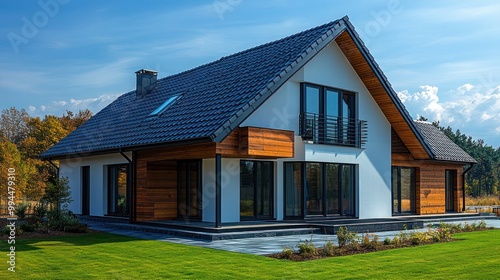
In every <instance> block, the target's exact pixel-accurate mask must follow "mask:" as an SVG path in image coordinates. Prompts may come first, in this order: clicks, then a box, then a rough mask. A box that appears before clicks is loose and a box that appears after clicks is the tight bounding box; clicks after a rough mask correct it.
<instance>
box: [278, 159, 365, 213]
mask: <svg viewBox="0 0 500 280" xmlns="http://www.w3.org/2000/svg"><path fill="white" fill-rule="evenodd" d="M284 168H285V198H286V199H285V217H298V216H300V217H304V216H318V215H320V216H328V215H342V216H355V215H356V214H355V204H354V201H355V197H354V196H355V192H354V189H355V172H354V171H355V167H354V165H350V164H335V163H316V162H304V163H296V162H291V163H285V166H284ZM302 197H305V198H306V199H305V201H304V202H303V201H302V200H301V198H302ZM303 203H305V205H304V206H303Z"/></svg>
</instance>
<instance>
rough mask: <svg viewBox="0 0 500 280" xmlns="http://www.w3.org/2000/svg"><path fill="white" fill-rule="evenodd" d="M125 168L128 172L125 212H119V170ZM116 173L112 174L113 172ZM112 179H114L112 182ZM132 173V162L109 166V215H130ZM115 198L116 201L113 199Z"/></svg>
mask: <svg viewBox="0 0 500 280" xmlns="http://www.w3.org/2000/svg"><path fill="white" fill-rule="evenodd" d="M121 168H124V169H125V172H126V186H125V193H126V197H125V212H124V213H123V212H117V204H118V178H119V175H118V171H119V170H120V169H121ZM112 172H113V173H115V174H114V175H111V173H112ZM112 180H114V181H113V182H112ZM130 180H131V174H130V164H128V163H121V164H113V165H108V166H107V194H108V198H107V203H108V207H107V215H109V216H121V217H127V216H129V215H130V206H131V205H130V202H131V199H130V187H131V182H130ZM113 199H114V201H112V200H113Z"/></svg>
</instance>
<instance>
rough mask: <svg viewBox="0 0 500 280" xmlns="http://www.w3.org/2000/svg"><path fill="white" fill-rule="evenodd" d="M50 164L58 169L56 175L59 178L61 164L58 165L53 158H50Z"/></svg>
mask: <svg viewBox="0 0 500 280" xmlns="http://www.w3.org/2000/svg"><path fill="white" fill-rule="evenodd" d="M48 161H49V163H50V165H52V166H54V168H55V169H56V177H57V179H59V166H57V165H56V164H55V163H54V162H53V161H52V160H51V159H49V160H48Z"/></svg>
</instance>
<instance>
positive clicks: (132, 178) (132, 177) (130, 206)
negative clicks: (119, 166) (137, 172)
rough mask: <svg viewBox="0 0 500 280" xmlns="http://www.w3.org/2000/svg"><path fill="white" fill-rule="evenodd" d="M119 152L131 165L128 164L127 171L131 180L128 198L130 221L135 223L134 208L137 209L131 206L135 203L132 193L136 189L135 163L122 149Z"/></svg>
mask: <svg viewBox="0 0 500 280" xmlns="http://www.w3.org/2000/svg"><path fill="white" fill-rule="evenodd" d="M118 152H119V153H120V155H121V156H122V157H124V158H125V159H126V160H127V161H128V163H129V164H128V170H127V172H128V174H129V179H128V180H129V182H128V183H129V185H130V189H129V190H128V191H127V196H128V197H129V198H128V202H129V203H128V204H129V212H130V217H129V221H130V222H132V221H133V218H134V215H133V213H134V207H135V206H134V205H131V204H132V201H133V198H132V192H133V189H134V186H133V184H134V169H133V165H134V164H133V161H132V160H131V159H130V158H129V157H128V156H127V155H126V154H125V153H124V152H123V150H122V149H120V150H119V151H118Z"/></svg>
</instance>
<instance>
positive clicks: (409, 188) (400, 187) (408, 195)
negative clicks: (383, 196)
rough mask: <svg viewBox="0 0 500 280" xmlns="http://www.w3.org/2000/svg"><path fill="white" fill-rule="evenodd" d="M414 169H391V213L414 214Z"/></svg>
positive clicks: (395, 167) (394, 167)
mask: <svg viewBox="0 0 500 280" xmlns="http://www.w3.org/2000/svg"><path fill="white" fill-rule="evenodd" d="M415 172H416V171H415V168H411V167H397V166H393V167H392V201H393V204H392V212H393V213H394V214H411V213H415V204H416V203H415V198H416V186H415V185H416V184H415Z"/></svg>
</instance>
